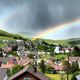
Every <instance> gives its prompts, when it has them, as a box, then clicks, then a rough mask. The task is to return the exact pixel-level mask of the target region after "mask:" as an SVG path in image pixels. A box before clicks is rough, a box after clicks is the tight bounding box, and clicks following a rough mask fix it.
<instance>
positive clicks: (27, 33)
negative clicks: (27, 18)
mask: <svg viewBox="0 0 80 80" xmlns="http://www.w3.org/2000/svg"><path fill="white" fill-rule="evenodd" d="M17 34H18V35H20V36H22V37H24V38H32V37H33V34H32V33H29V32H19V33H17Z"/></svg>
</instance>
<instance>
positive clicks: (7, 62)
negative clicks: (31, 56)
mask: <svg viewBox="0 0 80 80" xmlns="http://www.w3.org/2000/svg"><path fill="white" fill-rule="evenodd" d="M16 64H18V63H17V60H16V58H14V57H12V58H8V57H0V68H6V69H11V68H12V67H14V66H15V65H16Z"/></svg>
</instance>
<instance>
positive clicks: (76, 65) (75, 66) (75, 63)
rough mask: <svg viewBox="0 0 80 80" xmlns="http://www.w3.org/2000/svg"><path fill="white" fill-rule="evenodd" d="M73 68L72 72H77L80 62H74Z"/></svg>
mask: <svg viewBox="0 0 80 80" xmlns="http://www.w3.org/2000/svg"><path fill="white" fill-rule="evenodd" d="M71 69H72V70H71V72H72V73H74V72H76V71H77V70H78V69H79V64H78V62H77V61H76V62H73V63H72V67H71Z"/></svg>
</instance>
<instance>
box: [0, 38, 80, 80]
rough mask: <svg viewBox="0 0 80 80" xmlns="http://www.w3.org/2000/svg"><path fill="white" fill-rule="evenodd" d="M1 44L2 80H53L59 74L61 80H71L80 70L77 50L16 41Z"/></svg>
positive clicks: (35, 42) (0, 63)
mask: <svg viewBox="0 0 80 80" xmlns="http://www.w3.org/2000/svg"><path fill="white" fill-rule="evenodd" d="M0 43H1V44H6V46H4V47H2V48H0V76H1V77H0V78H1V80H55V79H54V77H53V76H52V78H51V76H49V75H50V74H51V75H52V74H59V75H60V77H59V78H60V80H71V77H72V76H73V75H71V74H73V73H75V72H76V71H79V69H80V57H79V56H80V49H79V47H77V46H76V47H74V46H72V45H68V46H63V45H60V44H59V45H53V44H48V43H46V42H45V41H33V42H32V41H30V40H26V41H24V40H18V39H17V40H15V41H10V40H1V41H0ZM23 74H24V75H23ZM48 74H49V75H48ZM76 76H77V75H76ZM76 76H73V77H76ZM79 76H80V75H78V77H79Z"/></svg>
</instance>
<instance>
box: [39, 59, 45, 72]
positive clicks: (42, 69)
mask: <svg viewBox="0 0 80 80" xmlns="http://www.w3.org/2000/svg"><path fill="white" fill-rule="evenodd" d="M40 68H41V71H42V72H43V73H45V70H46V66H45V64H44V60H43V59H42V60H41V63H40Z"/></svg>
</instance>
